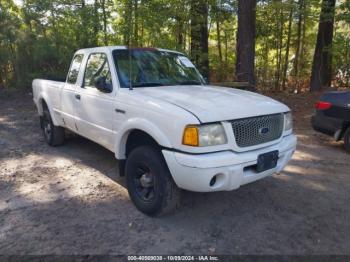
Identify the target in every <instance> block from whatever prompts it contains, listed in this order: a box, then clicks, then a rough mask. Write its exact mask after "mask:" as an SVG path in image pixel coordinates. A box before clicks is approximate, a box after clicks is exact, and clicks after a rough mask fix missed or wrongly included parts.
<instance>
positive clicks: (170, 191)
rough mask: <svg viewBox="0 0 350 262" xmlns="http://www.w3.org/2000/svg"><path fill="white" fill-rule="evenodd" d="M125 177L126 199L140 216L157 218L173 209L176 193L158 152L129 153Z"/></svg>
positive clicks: (147, 149)
mask: <svg viewBox="0 0 350 262" xmlns="http://www.w3.org/2000/svg"><path fill="white" fill-rule="evenodd" d="M125 174H126V182H127V188H128V192H129V196H130V198H131V200H132V201H133V203H134V204H135V206H136V207H137V209H139V210H140V211H141V212H143V213H145V214H147V215H150V216H160V215H164V214H166V213H170V212H172V211H174V210H175V209H176V207H177V205H178V203H179V200H180V189H179V188H178V187H177V186H176V184H175V182H174V181H173V179H172V177H171V174H170V172H169V169H168V167H167V165H166V163H165V160H164V159H163V156H162V155H161V152H159V150H157V149H156V148H154V147H152V146H140V147H137V148H135V149H134V150H132V151H131V153H130V154H129V156H128V158H127V160H126V165H125Z"/></svg>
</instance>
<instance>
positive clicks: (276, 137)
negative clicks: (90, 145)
mask: <svg viewBox="0 0 350 262" xmlns="http://www.w3.org/2000/svg"><path fill="white" fill-rule="evenodd" d="M33 94H34V102H35V104H36V106H37V109H38V112H39V115H40V120H41V127H42V129H43V134H44V136H45V139H46V141H47V143H48V144H50V145H52V146H57V145H61V144H62V143H63V142H64V138H65V129H68V130H70V131H73V132H75V133H77V134H79V135H81V136H84V137H86V138H88V139H90V140H92V141H95V142H96V143H98V144H100V145H102V146H104V147H105V148H107V149H109V150H110V151H112V152H114V154H115V157H116V158H117V159H118V160H120V163H119V165H120V166H121V167H124V166H125V168H121V173H122V175H123V174H125V175H126V182H127V183H126V184H127V189H128V192H129V195H130V198H131V199H132V201H133V202H134V204H135V205H136V207H137V208H138V209H139V210H141V211H142V212H144V213H146V214H149V215H158V214H161V213H164V212H167V211H169V210H172V209H173V208H174V207H175V206H176V205H177V203H178V200H179V193H180V190H179V189H186V190H190V191H197V192H213V191H223V190H234V189H237V188H239V187H240V186H241V185H244V184H247V183H250V182H253V181H255V180H258V179H261V178H263V177H266V176H268V175H272V174H274V173H276V172H279V171H281V170H282V169H283V168H284V167H285V166H286V164H287V163H288V161H289V160H290V159H291V157H292V155H293V153H294V151H295V147H296V137H295V136H294V135H293V132H292V116H291V113H290V109H289V108H288V107H287V106H285V105H284V104H281V103H280V102H277V101H275V100H273V99H271V98H269V97H265V96H262V95H259V94H256V93H252V92H247V91H242V90H238V89H233V88H225V87H215V86H210V85H206V83H205V81H204V79H203V77H202V76H201V75H200V74H199V72H198V71H197V69H196V68H195V66H194V65H193V64H192V63H191V61H190V60H189V59H188V58H187V57H186V56H185V55H183V54H182V53H179V52H175V51H169V50H164V49H155V48H134V49H128V48H126V47H121V46H119V47H118V46H115V47H99V48H91V49H82V50H79V51H77V52H76V53H75V55H74V57H73V60H72V63H71V66H70V69H69V72H68V75H67V79H66V82H65V83H64V82H56V81H49V80H40V79H36V80H34V81H33ZM124 170H125V172H124Z"/></svg>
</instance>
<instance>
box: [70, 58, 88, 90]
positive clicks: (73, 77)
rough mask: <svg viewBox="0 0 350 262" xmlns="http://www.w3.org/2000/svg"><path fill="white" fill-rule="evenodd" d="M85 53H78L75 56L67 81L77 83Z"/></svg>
mask: <svg viewBox="0 0 350 262" xmlns="http://www.w3.org/2000/svg"><path fill="white" fill-rule="evenodd" d="M83 58H84V55H76V56H75V57H74V58H73V61H72V64H71V66H70V69H69V72H68V75H67V83H70V84H75V83H76V82H77V78H78V75H79V70H80V66H81V62H82V61H83Z"/></svg>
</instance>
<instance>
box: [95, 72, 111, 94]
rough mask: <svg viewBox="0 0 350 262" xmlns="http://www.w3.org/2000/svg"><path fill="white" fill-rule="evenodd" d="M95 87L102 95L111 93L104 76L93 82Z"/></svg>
mask: <svg viewBox="0 0 350 262" xmlns="http://www.w3.org/2000/svg"><path fill="white" fill-rule="evenodd" d="M95 87H96V88H97V89H98V90H99V91H101V92H103V93H110V92H112V87H111V85H110V84H109V83H107V79H106V77H105V76H100V77H98V78H97V79H96V80H95Z"/></svg>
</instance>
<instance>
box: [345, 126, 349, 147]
mask: <svg viewBox="0 0 350 262" xmlns="http://www.w3.org/2000/svg"><path fill="white" fill-rule="evenodd" d="M344 147H345V150H346V151H347V152H348V153H350V127H348V129H347V130H346V131H345V134H344Z"/></svg>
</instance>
